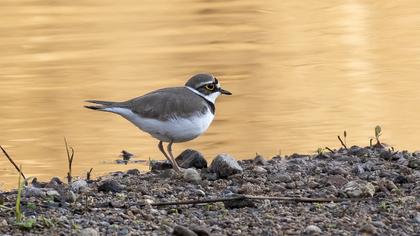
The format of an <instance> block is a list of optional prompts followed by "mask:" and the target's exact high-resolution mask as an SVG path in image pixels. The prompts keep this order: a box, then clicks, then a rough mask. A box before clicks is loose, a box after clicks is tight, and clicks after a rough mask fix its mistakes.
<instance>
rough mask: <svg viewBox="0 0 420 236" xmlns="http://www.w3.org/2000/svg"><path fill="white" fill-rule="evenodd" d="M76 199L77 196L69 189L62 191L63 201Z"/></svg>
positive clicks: (71, 201)
mask: <svg viewBox="0 0 420 236" xmlns="http://www.w3.org/2000/svg"><path fill="white" fill-rule="evenodd" d="M76 199H77V196H76V194H75V193H74V192H73V191H71V190H69V191H66V192H65V193H64V201H66V202H69V203H73V202H75V201H76Z"/></svg>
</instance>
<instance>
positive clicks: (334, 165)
mask: <svg viewBox="0 0 420 236" xmlns="http://www.w3.org/2000/svg"><path fill="white" fill-rule="evenodd" d="M190 154H191V153H190ZM192 154H194V153H192ZM191 156H195V157H194V158H192V160H194V161H192V163H194V164H191V163H189V164H191V165H192V166H194V167H196V168H202V169H194V170H197V171H194V170H189V171H187V173H184V175H179V174H177V173H175V172H174V171H173V170H171V169H165V168H168V165H166V164H164V165H162V164H160V165H158V164H157V166H155V169H164V170H154V171H152V172H148V173H140V172H139V171H138V170H130V171H128V172H124V173H123V172H117V173H112V174H110V175H108V176H104V177H101V178H99V179H97V180H93V181H85V180H82V179H81V180H76V181H74V182H73V183H72V184H71V185H67V184H65V183H63V182H61V180H59V179H58V178H54V179H52V180H51V181H50V182H49V183H39V182H34V183H33V185H29V187H27V188H26V189H24V191H23V193H22V200H21V211H22V213H23V215H24V217H23V219H22V221H21V223H20V224H16V217H15V210H14V209H15V201H16V196H17V193H16V191H11V192H2V193H1V194H0V198H1V199H0V201H1V203H2V207H1V208H0V234H13V235H14V234H28V233H29V234H44V235H47V234H48V235H51V234H55V235H60V234H61V235H69V234H72V235H105V234H110V235H170V234H175V235H301V234H307V235H355V234H365V235H416V234H418V233H419V232H420V213H419V212H420V199H419V196H420V184H419V183H420V172H419V171H420V153H410V152H406V151H403V152H397V151H391V150H389V149H387V148H383V147H377V148H370V147H367V148H361V147H351V148H349V149H348V150H346V149H344V148H342V149H340V150H334V152H330V151H327V152H324V151H320V152H319V153H318V154H316V155H299V154H294V155H291V156H287V157H280V156H276V157H273V158H270V159H265V158H263V157H261V156H257V157H255V158H252V159H250V160H243V161H238V162H236V161H235V160H232V159H231V158H230V157H229V156H228V155H224V156H223V155H222V156H221V157H218V159H219V160H218V161H217V163H209V164H208V166H209V167H208V168H206V167H207V163H203V162H202V160H199V161H197V158H200V157H197V155H195V154H194V155H191ZM187 159H188V158H187ZM190 161H191V160H190ZM187 162H188V161H185V163H184V164H185V165H189V164H188V163H187ZM197 163H199V164H200V165H199V164H197ZM243 195H252V196H264V197H290V198H296V199H301V198H310V199H315V198H317V199H337V200H339V201H338V202H309V203H307V202H295V201H279V200H268V199H265V200H264V199H263V200H256V199H243V200H240V201H225V202H208V203H200V204H187V205H164V206H156V205H154V204H157V203H163V202H177V201H191V200H198V201H200V200H205V199H216V198H232V197H237V196H243ZM25 224H26V225H25Z"/></svg>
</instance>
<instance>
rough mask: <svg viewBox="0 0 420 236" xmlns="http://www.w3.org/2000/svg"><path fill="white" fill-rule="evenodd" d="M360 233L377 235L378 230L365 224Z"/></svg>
mask: <svg viewBox="0 0 420 236" xmlns="http://www.w3.org/2000/svg"><path fill="white" fill-rule="evenodd" d="M359 232H360V233H362V234H365V235H366V234H367V235H376V232H377V229H376V227H375V226H373V225H372V224H364V225H363V226H362V227H360V229H359Z"/></svg>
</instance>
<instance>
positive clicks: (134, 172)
mask: <svg viewBox="0 0 420 236" xmlns="http://www.w3.org/2000/svg"><path fill="white" fill-rule="evenodd" d="M127 174H128V175H140V171H139V170H138V169H131V170H128V171H127Z"/></svg>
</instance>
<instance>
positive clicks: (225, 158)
mask: <svg viewBox="0 0 420 236" xmlns="http://www.w3.org/2000/svg"><path fill="white" fill-rule="evenodd" d="M210 170H211V171H212V172H214V173H216V174H217V176H218V177H219V178H227V177H229V176H231V175H234V174H239V173H242V172H243V169H242V167H241V166H240V165H239V164H238V162H237V161H236V160H235V159H234V158H233V157H232V156H230V155H229V154H225V153H222V154H219V155H217V156H216V158H215V159H214V160H213V161H212V163H211V166H210Z"/></svg>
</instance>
